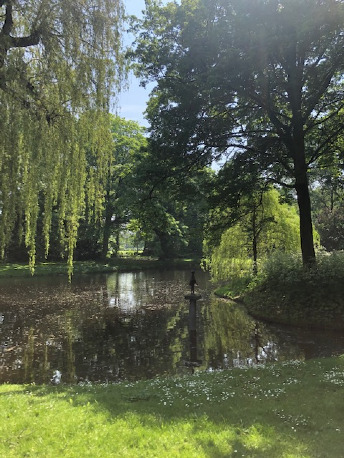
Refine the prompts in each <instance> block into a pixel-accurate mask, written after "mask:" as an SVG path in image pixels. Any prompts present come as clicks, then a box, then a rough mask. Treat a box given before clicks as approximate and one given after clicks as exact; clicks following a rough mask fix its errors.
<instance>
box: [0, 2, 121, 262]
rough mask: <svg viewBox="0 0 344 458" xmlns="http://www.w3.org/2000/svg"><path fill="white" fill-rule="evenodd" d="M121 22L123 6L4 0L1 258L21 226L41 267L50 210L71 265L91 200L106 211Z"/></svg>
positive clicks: (0, 7) (0, 11) (0, 20)
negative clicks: (39, 248) (39, 245)
mask: <svg viewBox="0 0 344 458" xmlns="http://www.w3.org/2000/svg"><path fill="white" fill-rule="evenodd" d="M122 19H123V8H122V3H121V0H31V1H21V0H0V130H1V136H0V250H1V256H2V257H4V255H5V253H6V247H7V246H8V244H9V242H10V241H11V238H12V235H13V232H14V229H16V230H15V232H16V233H17V234H19V237H20V238H21V239H22V240H23V241H24V242H25V245H26V247H27V250H28V253H29V259H30V266H31V268H33V266H34V263H35V255H36V247H35V245H36V236H37V220H38V216H39V211H40V208H41V212H42V218H43V223H42V224H43V233H44V239H45V251H46V253H48V250H49V239H50V236H49V235H50V232H51V223H52V215H53V213H54V212H55V213H57V215H58V232H59V238H60V241H61V244H62V246H63V247H64V249H65V251H66V253H68V264H69V265H70V266H71V265H72V258H73V249H74V246H75V243H76V238H77V231H78V224H79V220H80V217H81V216H82V214H83V211H84V206H85V205H84V202H85V197H86V194H87V197H88V199H89V200H92V201H93V202H94V209H95V214H100V213H101V208H102V205H103V196H104V193H103V191H102V183H104V182H105V180H104V177H105V174H106V170H107V164H108V160H109V157H111V153H112V150H113V143H112V138H111V134H110V120H109V115H108V112H109V108H110V106H109V105H110V103H111V102H110V101H111V99H112V97H113V96H114V95H115V93H114V90H116V89H118V88H119V87H120V84H121V77H122V74H123V73H122V69H123V60H122V55H121V43H120V36H121V35H120V32H121V25H122ZM86 155H87V157H89V156H90V155H91V156H94V160H93V161H92V162H93V164H94V166H93V168H92V170H87V161H86ZM42 202H43V203H42ZM40 206H41V207H40ZM42 208H43V210H42Z"/></svg>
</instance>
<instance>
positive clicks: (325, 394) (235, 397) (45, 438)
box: [0, 358, 344, 458]
mask: <svg viewBox="0 0 344 458" xmlns="http://www.w3.org/2000/svg"><path fill="white" fill-rule="evenodd" d="M343 371H344V361H343V359H341V358H332V359H323V360H313V361H308V362H299V361H295V362H290V363H284V364H273V365H268V366H266V367H262V366H257V367H253V368H248V369H244V370H243V369H232V370H227V371H223V372H213V373H198V374H196V375H193V376H191V375H190V376H185V377H179V378H178V377H168V378H157V379H153V380H149V381H141V382H135V383H128V382H126V383H124V382H123V383H120V384H117V385H89V384H85V385H84V386H81V385H79V386H57V387H53V386H34V385H26V386H18V385H16V386H12V385H3V386H1V387H0V437H1V439H0V456H6V457H18V456H19V457H21V456H42V457H43V456H44V457H49V456H66V457H81V456H82V457H84V456H85V457H98V456H99V457H100V456H102V457H112V456H121V457H143V456H145V457H146V456H147V457H174V456H175V457H187V458H189V457H225V456H251V457H264V458H266V457H273V458H276V457H310V458H312V457H317V456H322V457H331V458H336V457H341V456H342V431H344V418H343V415H342V412H343V411H344V397H343V395H342V387H341V385H340V384H338V383H337V382H336V381H337V380H342V376H343Z"/></svg>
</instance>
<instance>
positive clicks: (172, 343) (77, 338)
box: [0, 270, 344, 383]
mask: <svg viewBox="0 0 344 458" xmlns="http://www.w3.org/2000/svg"><path fill="white" fill-rule="evenodd" d="M189 277H190V272H189V271H177V270H171V271H157V272H155V271H154V272H137V273H120V274H111V275H108V276H105V275H98V276H84V277H82V278H74V280H73V282H72V284H71V285H70V284H68V283H67V282H66V279H65V278H64V277H55V278H49V279H42V278H32V279H25V280H23V279H21V280H12V281H10V282H9V281H8V280H7V281H6V282H1V284H0V291H1V293H0V382H1V383H5V382H11V383H31V382H35V383H58V382H59V381H62V382H65V383H77V382H85V381H86V382H87V381H92V382H95V381H97V382H105V381H110V382H111V381H117V380H122V379H127V380H128V379H129V380H136V379H142V378H150V377H154V376H156V375H161V374H176V373H183V372H186V371H189V370H190V368H189V366H188V365H187V364H186V362H188V361H190V360H192V359H195V360H197V361H198V362H200V361H201V366H200V367H201V369H211V368H213V369H216V368H226V367H230V366H235V365H242V364H245V365H246V364H252V363H256V362H258V363H259V362H264V361H273V360H286V359H305V358H309V357H313V356H318V355H320V356H325V355H329V354H332V353H335V352H338V353H340V352H342V351H343V349H344V339H343V337H342V336H341V335H340V334H334V333H331V334H329V335H326V333H324V332H321V333H320V334H318V335H315V334H313V333H312V332H310V331H305V330H297V329H289V328H283V327H272V326H267V325H264V324H262V323H257V322H255V321H254V320H252V319H251V318H250V317H248V316H247V315H246V314H245V312H244V311H243V309H242V308H241V307H240V306H238V305H235V304H229V303H228V302H226V301H221V300H218V299H215V298H214V297H212V296H211V295H210V283H209V279H208V276H207V275H206V274H204V273H202V272H197V281H198V284H199V285H201V287H199V288H198V290H197V294H198V293H200V294H201V295H202V300H200V301H198V302H197V314H196V328H197V332H194V333H190V326H189V323H190V322H189V304H188V301H186V300H185V298H184V296H185V293H186V292H187V290H188V284H189ZM193 331H195V329H193ZM190 352H191V353H190Z"/></svg>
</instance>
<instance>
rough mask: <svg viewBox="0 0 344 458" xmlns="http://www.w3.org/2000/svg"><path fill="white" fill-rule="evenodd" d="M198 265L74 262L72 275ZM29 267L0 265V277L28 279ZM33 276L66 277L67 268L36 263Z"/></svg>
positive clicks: (183, 262)
mask: <svg viewBox="0 0 344 458" xmlns="http://www.w3.org/2000/svg"><path fill="white" fill-rule="evenodd" d="M198 265H199V260H195V259H176V260H164V261H162V260H158V259H154V258H144V257H140V256H131V257H126V258H125V257H122V258H121V257H119V258H113V259H109V260H108V261H106V262H97V261H75V262H74V269H73V275H80V274H87V273H100V272H103V273H107V272H126V271H138V270H147V269H168V268H191V269H192V268H195V267H197V266H198ZM31 275H32V274H31V272H30V269H29V266H28V265H27V264H5V263H2V264H0V278H1V277H30V276H31ZM34 275H36V276H44V275H66V276H68V267H67V265H66V263H63V262H46V263H38V264H37V265H36V266H35V272H34Z"/></svg>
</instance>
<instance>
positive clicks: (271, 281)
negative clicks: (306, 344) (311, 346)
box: [216, 253, 344, 329]
mask: <svg viewBox="0 0 344 458" xmlns="http://www.w3.org/2000/svg"><path fill="white" fill-rule="evenodd" d="M216 294H217V295H219V296H222V297H229V298H236V299H238V300H240V301H242V302H243V303H244V304H245V306H246V308H247V310H248V311H249V313H251V314H252V315H254V316H255V317H257V318H262V319H267V320H270V321H273V322H279V323H286V324H293V325H295V324H297V325H299V326H302V325H304V326H313V327H327V328H333V329H344V253H333V254H331V255H328V254H325V255H319V256H318V262H317V265H316V267H314V268H312V269H305V268H304V267H303V266H302V262H301V259H300V258H299V257H297V256H291V255H283V254H279V255H278V256H275V257H271V258H270V259H268V260H267V261H266V262H265V263H264V264H263V265H261V266H260V270H259V273H258V275H257V276H256V277H252V275H251V276H250V275H246V276H243V277H240V278H235V277H234V278H232V279H231V281H230V282H229V284H228V285H226V286H223V287H221V288H218V289H217V291H216Z"/></svg>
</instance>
